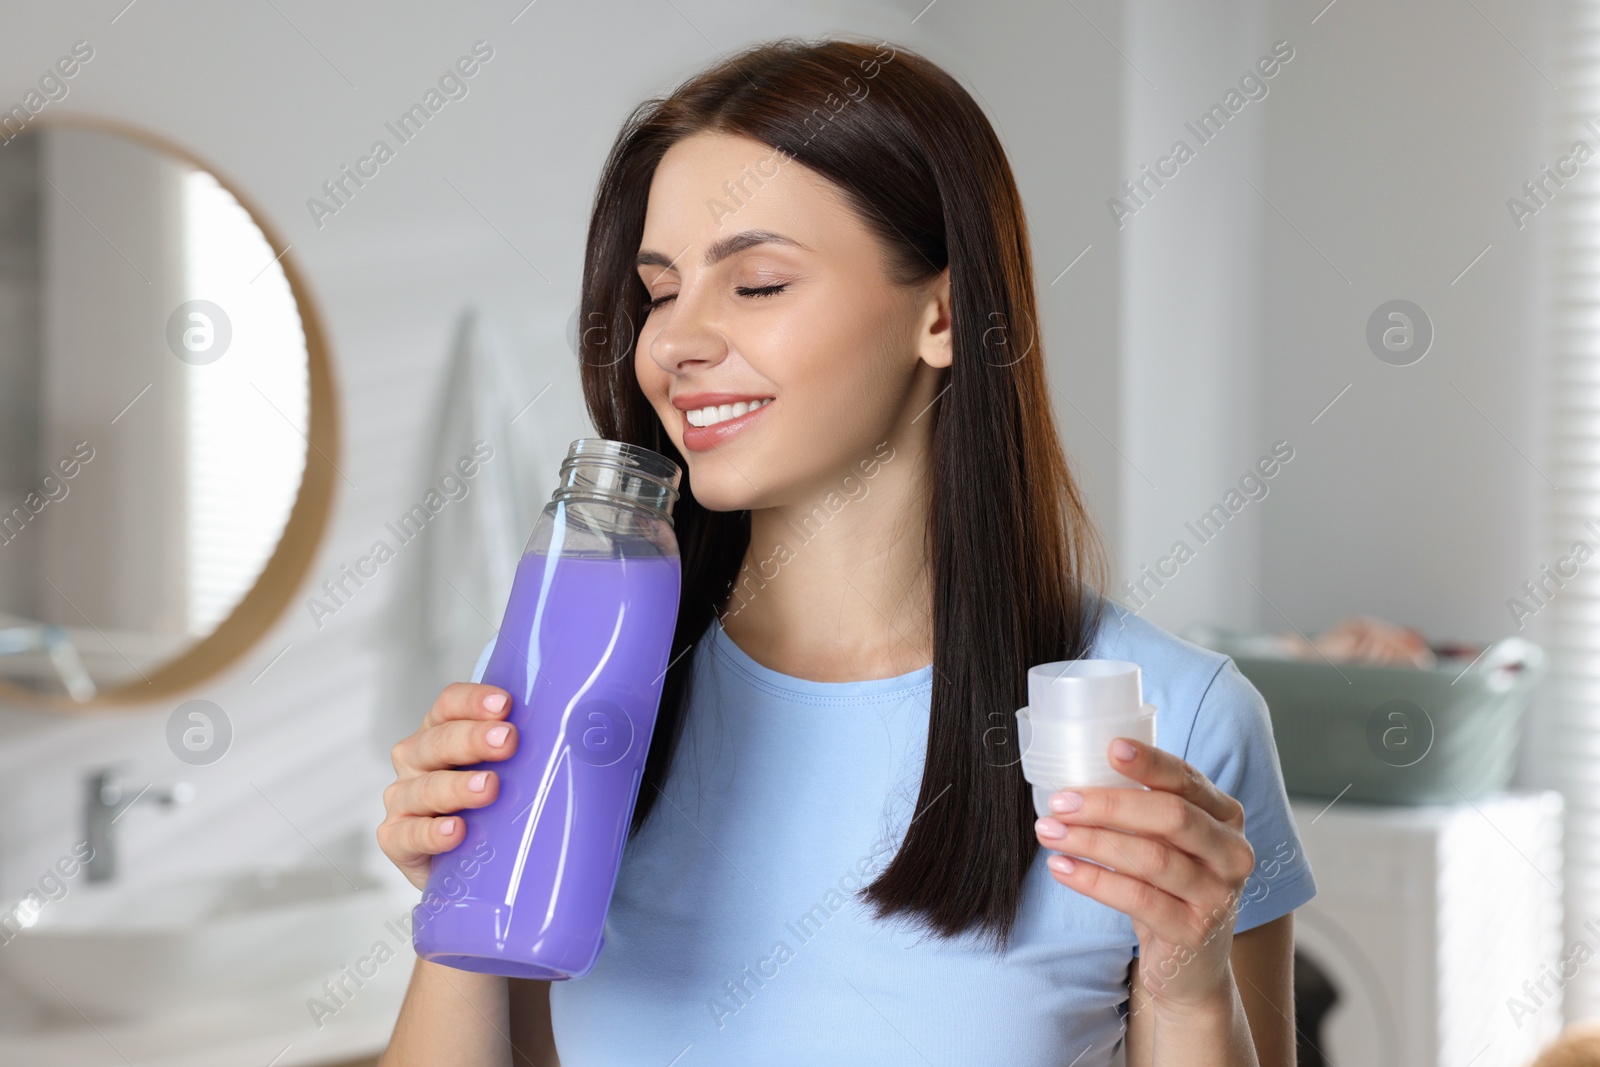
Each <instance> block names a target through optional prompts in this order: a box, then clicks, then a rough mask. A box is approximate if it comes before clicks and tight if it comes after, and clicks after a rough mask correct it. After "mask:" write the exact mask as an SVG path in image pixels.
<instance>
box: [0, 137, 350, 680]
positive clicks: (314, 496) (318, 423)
mask: <svg viewBox="0 0 1600 1067" xmlns="http://www.w3.org/2000/svg"><path fill="white" fill-rule="evenodd" d="M46 127H61V128H68V129H86V130H94V131H97V132H100V133H105V134H110V135H112V136H115V137H123V138H126V139H128V140H130V141H135V142H138V143H140V144H143V145H145V146H146V147H148V148H152V149H154V150H156V151H159V152H164V153H167V154H168V155H171V156H173V157H175V158H177V159H181V160H183V161H184V162H186V163H188V164H190V165H191V166H194V167H197V168H199V169H200V170H203V171H205V172H207V173H208V174H210V175H211V176H212V177H214V178H216V180H217V184H219V185H221V186H222V187H223V188H224V189H226V190H227V191H228V192H229V193H231V194H232V195H233V197H234V199H235V200H237V201H238V202H239V204H240V205H241V206H242V207H243V208H244V209H245V211H247V212H248V213H249V214H250V218H251V220H252V221H253V222H254V223H255V224H256V226H257V227H258V228H259V229H260V230H261V233H262V235H263V236H265V237H266V239H267V244H268V245H269V246H270V247H272V248H273V249H274V250H277V249H282V252H280V253H279V258H278V262H279V263H280V264H281V265H282V267H283V273H284V276H285V277H286V278H287V279H288V281H289V291H290V293H291V294H292V295H293V297H294V302H295V306H296V308H297V309H298V310H299V313H300V325H301V329H302V331H303V332H304V334H305V339H306V359H307V363H308V368H307V370H308V381H307V392H308V401H307V408H308V417H307V423H308V425H307V427H306V432H305V434H304V436H305V438H306V464H305V473H304V475H303V476H302V477H301V480H300V491H299V492H298V493H297V494H296V496H295V501H294V505H293V507H292V508H291V509H290V511H289V519H288V521H287V522H286V523H285V524H284V527H283V536H282V537H281V538H279V540H278V544H277V546H276V547H275V548H274V549H273V552H272V555H271V556H270V557H269V558H268V559H267V563H266V566H265V567H263V568H262V570H261V573H260V574H259V575H258V576H257V577H256V581H255V584H254V585H252V586H251V587H250V590H249V592H247V593H246V594H245V595H244V597H243V598H242V599H241V600H240V601H239V602H238V603H237V604H235V605H234V607H233V610H232V611H231V612H230V613H229V614H228V616H227V617H226V618H225V619H223V620H222V622H221V623H219V624H218V625H217V627H216V629H214V630H212V631H211V633H209V634H207V635H206V636H205V637H203V638H201V639H200V640H199V641H197V642H195V643H194V644H193V645H191V646H190V647H189V648H188V649H186V650H185V651H184V652H183V653H182V654H181V655H179V656H176V657H175V658H173V659H171V660H169V661H167V662H166V663H163V664H161V665H160V666H159V667H158V668H157V669H156V670H154V671H153V672H151V673H150V674H148V675H147V676H146V677H147V678H148V680H145V679H142V678H134V679H131V680H129V681H127V682H125V683H122V684H119V685H115V686H112V687H110V688H107V689H103V690H100V691H98V692H97V693H96V694H95V696H94V698H93V699H91V700H86V701H81V702H80V701H76V700H73V699H72V698H70V697H68V696H65V695H63V694H55V693H37V692H34V691H33V690H31V689H25V688H23V687H22V686H19V685H13V684H11V683H9V682H6V681H4V680H3V679H0V705H12V706H19V705H20V706H22V707H24V708H31V709H39V710H46V711H65V712H99V711H106V710H111V709H117V710H128V709H131V708H133V707H136V706H138V705H141V704H146V703H149V702H152V701H156V700H161V699H163V698H168V697H172V696H174V695H176V694H178V693H182V692H184V691H186V690H190V689H193V688H194V687H196V686H198V685H200V684H201V683H202V682H206V681H209V680H210V679H212V678H215V677H216V676H217V675H219V674H221V673H222V672H223V671H224V670H226V669H228V668H229V667H231V666H233V665H234V664H235V663H237V662H238V661H239V660H240V659H242V658H243V657H244V656H245V654H246V653H248V652H249V651H250V650H251V649H252V648H254V647H255V646H256V644H257V643H258V642H259V641H260V640H261V638H262V637H263V636H265V634H266V633H267V631H268V630H270V629H271V628H272V626H273V624H275V623H276V622H277V621H278V620H279V619H280V618H281V617H282V616H283V614H284V612H285V611H286V610H287V608H288V607H289V603H290V601H292V600H293V599H294V596H295V593H296V592H297V591H298V589H299V587H300V584H301V582H302V581H303V580H304V579H305V576H306V574H307V573H308V572H309V571H310V569H311V563H312V561H313V560H314V559H315V557H316V554H317V549H318V548H319V547H320V545H321V542H322V537H323V534H324V533H325V532H326V531H327V528H328V522H329V519H330V518H331V516H332V514H333V504H334V496H335V494H334V490H335V485H334V479H335V476H336V475H337V473H338V467H337V463H338V452H339V411H338V393H337V390H336V388H335V385H334V379H333V367H332V363H331V361H330V359H329V356H328V346H327V339H326V335H325V334H324V331H323V326H322V317H321V315H320V314H319V313H318V311H317V307H316V304H315V301H314V300H313V299H312V297H311V291H310V289H309V287H308V286H307V285H306V281H305V276H304V275H303V274H302V273H301V271H300V268H299V267H298V266H297V265H296V264H295V262H294V260H293V259H291V258H290V257H289V255H288V251H289V248H290V247H291V246H290V245H288V244H286V243H285V242H284V241H283V239H282V238H281V237H280V236H279V234H278V232H277V230H276V229H275V228H274V227H273V226H272V224H271V223H269V222H268V221H267V219H266V217H265V215H263V214H262V212H261V211H260V210H259V209H258V208H257V207H256V205H255V203H254V202H253V201H252V200H251V199H250V197H248V196H247V195H245V193H244V192H243V191H242V190H241V189H240V188H239V186H238V184H237V183H236V182H234V181H233V180H232V179H231V178H229V177H228V176H227V175H225V174H223V173H222V172H221V171H219V170H218V169H217V168H216V167H214V166H212V165H211V164H209V163H207V162H206V161H205V160H203V159H201V158H200V157H199V156H197V155H196V154H195V153H193V152H191V151H189V150H188V149H187V148H184V147H183V146H181V145H178V144H176V143H174V142H172V141H170V140H168V139H167V138H165V137H162V136H160V135H159V134H155V133H151V132H150V131H148V130H144V129H140V128H138V127H136V126H132V125H130V124H127V123H123V122H118V121H115V120H109V119H102V118H98V117H93V116H88V115H78V114H72V113H65V114H56V113H51V114H49V115H45V114H40V115H38V116H36V117H35V118H34V120H33V121H32V122H31V123H29V125H28V128H27V129H25V130H23V131H22V132H21V133H19V134H17V135H16V136H17V137H26V136H28V135H29V134H30V133H34V132H36V131H38V130H40V129H44V128H46ZM0 151H3V148H0Z"/></svg>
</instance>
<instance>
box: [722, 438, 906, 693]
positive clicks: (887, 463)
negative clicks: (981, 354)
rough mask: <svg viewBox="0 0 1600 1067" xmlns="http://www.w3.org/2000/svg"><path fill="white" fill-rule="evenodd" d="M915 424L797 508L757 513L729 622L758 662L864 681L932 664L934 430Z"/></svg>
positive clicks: (804, 674) (798, 673) (725, 619)
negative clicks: (928, 546)
mask: <svg viewBox="0 0 1600 1067" xmlns="http://www.w3.org/2000/svg"><path fill="white" fill-rule="evenodd" d="M931 421H932V420H925V423H931ZM917 429H920V430H921V432H920V433H915V434H910V433H908V434H897V435H896V438H895V440H894V441H893V442H892V443H891V442H886V443H884V444H882V445H879V446H877V448H876V449H875V450H874V449H868V450H867V451H866V452H865V453H864V454H863V455H862V457H860V459H859V460H856V461H852V463H851V465H850V466H849V467H848V468H847V469H845V470H843V471H838V472H835V473H834V474H833V475H831V476H830V477H828V478H825V479H822V480H821V481H820V482H819V483H818V484H817V485H815V486H812V487H809V488H808V489H807V490H806V491H805V492H803V493H800V494H798V495H797V502H796V503H793V504H783V505H778V506H773V507H767V508H759V509H756V510H754V511H752V512H751V515H750V547H749V550H748V551H747V552H746V554H745V558H744V562H743V564H742V565H741V567H740V570H739V576H738V578H737V579H736V580H735V582H734V589H733V591H732V592H731V593H730V595H729V598H728V601H727V604H726V607H725V612H724V614H723V616H722V624H723V627H724V628H725V629H726V630H727V632H728V636H729V637H731V638H733V639H734V641H735V642H736V643H737V644H738V645H739V647H740V648H741V649H743V650H744V651H745V652H746V653H748V654H749V655H750V656H751V657H752V658H753V659H755V660H756V661H757V662H759V663H761V664H763V665H765V666H768V667H771V668H772V669H773V670H776V671H780V672H782V673H784V674H789V675H793V676H794V677H797V678H807V679H811V680H813V681H857V680H864V679H871V678H892V677H895V676H898V675H901V674H908V673H910V672H912V671H915V670H917V669H919V668H921V667H924V666H926V665H927V664H929V663H931V662H932V661H933V628H932V606H933V589H932V581H931V574H930V572H929V568H928V558H927V556H926V554H925V553H924V550H923V546H924V539H925V534H926V531H927V510H928V477H927V473H928V457H927V444H928V442H927V425H924V426H922V427H918V428H917Z"/></svg>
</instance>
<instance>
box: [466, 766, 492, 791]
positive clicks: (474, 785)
mask: <svg viewBox="0 0 1600 1067" xmlns="http://www.w3.org/2000/svg"><path fill="white" fill-rule="evenodd" d="M488 781H489V772H488V771H479V772H478V773H477V774H474V775H473V776H472V777H471V778H468V779H467V788H468V789H470V790H472V791H473V792H474V793H481V792H483V787H484V784H485V783H486V782H488Z"/></svg>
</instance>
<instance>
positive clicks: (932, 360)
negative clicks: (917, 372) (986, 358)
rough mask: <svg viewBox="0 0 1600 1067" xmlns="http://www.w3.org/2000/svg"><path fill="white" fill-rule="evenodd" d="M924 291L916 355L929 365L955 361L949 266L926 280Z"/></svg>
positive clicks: (941, 364)
mask: <svg viewBox="0 0 1600 1067" xmlns="http://www.w3.org/2000/svg"><path fill="white" fill-rule="evenodd" d="M923 294H924V302H923V305H922V318H921V320H920V321H919V323H918V325H917V356H918V357H919V358H920V359H921V360H922V361H923V362H924V363H926V364H928V365H929V366H931V367H948V366H950V364H951V363H952V362H954V360H955V345H954V331H953V330H952V329H951V328H950V268H949V267H948V266H947V267H945V269H944V270H942V271H940V272H939V274H938V276H937V277H935V278H933V279H932V280H930V281H928V282H927V283H925V285H924V288H923Z"/></svg>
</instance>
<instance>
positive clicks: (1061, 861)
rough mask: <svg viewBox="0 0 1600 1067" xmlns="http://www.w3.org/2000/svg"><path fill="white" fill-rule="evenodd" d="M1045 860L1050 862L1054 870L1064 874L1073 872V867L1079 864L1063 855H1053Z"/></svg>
mask: <svg viewBox="0 0 1600 1067" xmlns="http://www.w3.org/2000/svg"><path fill="white" fill-rule="evenodd" d="M1045 862H1046V863H1048V864H1050V869H1051V870H1052V871H1059V872H1060V873H1062V874H1071V873H1072V869H1073V868H1074V867H1076V866H1077V864H1075V863H1073V862H1072V861H1071V860H1069V859H1067V857H1065V856H1062V855H1055V856H1051V857H1050V858H1049V859H1048V860H1046V861H1045Z"/></svg>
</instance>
